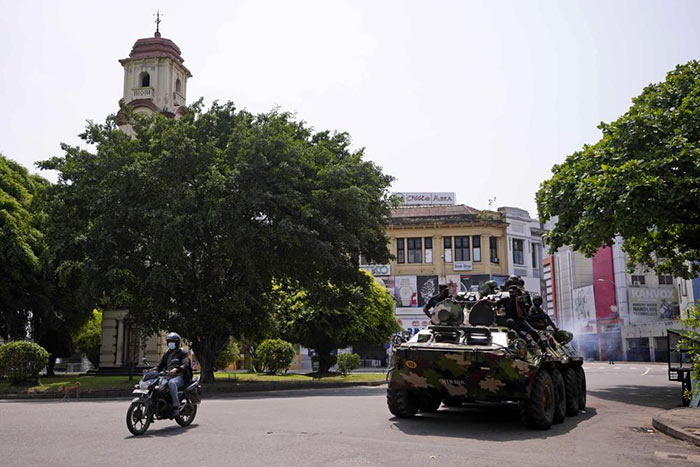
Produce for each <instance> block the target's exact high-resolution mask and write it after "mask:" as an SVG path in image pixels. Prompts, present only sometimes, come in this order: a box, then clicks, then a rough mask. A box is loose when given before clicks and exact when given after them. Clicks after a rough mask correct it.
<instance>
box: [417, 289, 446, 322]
mask: <svg viewBox="0 0 700 467" xmlns="http://www.w3.org/2000/svg"><path fill="white" fill-rule="evenodd" d="M448 298H450V291H449V290H448V289H447V286H446V285H441V286H439V292H438V294H437V295H434V296H433V297H431V298H430V300H428V303H426V304H425V306H424V307H423V313H425V315H426V316H427V317H428V318H432V317H433V314H432V312H431V311H430V310H432V309H433V308H434V307H435V305H437V304H438V303H440V302H441V301H443V300H447V299H448Z"/></svg>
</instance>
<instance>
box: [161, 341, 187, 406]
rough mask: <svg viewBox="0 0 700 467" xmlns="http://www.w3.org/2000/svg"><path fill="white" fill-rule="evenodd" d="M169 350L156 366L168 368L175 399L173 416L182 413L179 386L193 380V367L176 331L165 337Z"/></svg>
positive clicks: (171, 389)
mask: <svg viewBox="0 0 700 467" xmlns="http://www.w3.org/2000/svg"><path fill="white" fill-rule="evenodd" d="M165 342H167V343H168V350H167V351H166V352H165V353H164V354H163V358H161V359H160V363H159V364H158V366H157V367H156V369H157V370H158V371H163V370H165V369H167V370H168V377H169V379H168V388H169V389H170V396H171V397H172V401H173V416H174V417H177V416H178V415H179V414H180V400H179V399H178V397H177V390H178V388H181V387H184V386H185V385H186V384H189V382H190V381H191V380H192V367H191V366H190V358H189V352H188V351H187V350H185V349H183V348H182V347H180V344H181V343H182V339H181V338H180V335H179V334H178V333H176V332H171V333H169V334H168V335H167V336H166V337H165Z"/></svg>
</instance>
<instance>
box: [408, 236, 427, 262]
mask: <svg viewBox="0 0 700 467" xmlns="http://www.w3.org/2000/svg"><path fill="white" fill-rule="evenodd" d="M406 242H407V243H408V262H409V263H422V262H423V251H422V249H421V238H420V237H417V238H407V239H406Z"/></svg>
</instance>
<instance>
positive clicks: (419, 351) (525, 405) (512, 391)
mask: <svg viewBox="0 0 700 467" xmlns="http://www.w3.org/2000/svg"><path fill="white" fill-rule="evenodd" d="M497 303H498V295H490V296H485V297H482V296H480V295H478V294H474V293H471V294H468V295H467V296H462V297H459V299H447V300H444V301H443V302H441V303H439V304H438V305H437V306H436V307H435V308H434V310H433V313H432V319H431V321H432V322H433V325H432V326H430V327H429V328H428V329H427V330H423V331H420V332H419V333H417V334H415V335H414V336H413V337H412V338H411V339H409V340H405V339H403V338H402V337H400V336H395V338H394V340H393V342H392V345H393V347H394V349H393V350H394V351H393V357H392V361H391V367H390V371H389V374H388V376H387V378H388V383H389V384H388V388H387V403H388V406H389V411H390V412H391V413H392V414H394V415H395V416H397V417H400V418H405V417H412V416H414V415H415V414H416V413H418V412H435V411H437V410H438V409H439V408H440V406H441V404H445V405H447V406H459V405H462V404H463V403H466V402H479V401H518V402H519V406H520V414H521V418H522V420H523V422H524V423H525V424H526V425H528V426H530V427H532V428H537V429H547V428H549V427H550V426H551V425H552V423H561V422H563V421H564V419H565V417H566V416H575V415H576V414H577V413H578V411H579V410H583V409H584V408H585V406H586V377H585V374H584V371H583V368H582V365H583V358H582V357H581V355H580V354H578V353H577V351H576V350H575V348H574V347H573V346H572V345H571V344H570V343H569V341H570V340H571V337H572V336H571V334H569V333H567V332H566V331H559V332H553V331H552V330H551V329H548V330H539V331H537V332H538V333H539V335H540V339H539V342H540V345H535V343H534V341H533V340H532V339H530V338H529V337H528V336H524V334H523V333H517V332H515V331H514V330H513V329H510V328H509V326H508V323H507V322H506V320H505V319H504V316H503V315H502V313H501V312H500V311H499V310H498V307H497Z"/></svg>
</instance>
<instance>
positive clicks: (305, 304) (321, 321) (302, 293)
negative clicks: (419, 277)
mask: <svg viewBox="0 0 700 467" xmlns="http://www.w3.org/2000/svg"><path fill="white" fill-rule="evenodd" d="M270 298H271V301H272V302H273V305H272V307H273V308H274V309H275V310H276V311H275V319H276V320H277V321H278V325H279V328H280V331H281V333H282V335H283V336H284V338H285V339H287V340H289V341H291V342H296V343H299V344H301V345H303V346H304V347H308V348H310V349H314V350H315V351H316V354H317V355H318V359H319V372H320V373H326V372H327V371H328V369H329V368H330V367H331V365H332V360H331V352H332V351H333V350H335V349H339V348H344V347H347V346H349V345H352V344H384V343H385V342H387V341H388V340H389V337H390V336H391V335H392V334H393V333H395V332H398V331H400V330H401V328H400V326H399V325H398V324H397V323H396V318H395V316H394V298H393V297H392V296H391V295H390V294H389V293H388V292H387V291H386V289H385V288H384V287H382V286H380V285H379V284H378V283H377V282H376V281H375V280H374V279H373V278H372V277H371V276H370V275H369V274H367V273H363V274H361V275H360V276H358V278H357V280H356V281H355V282H354V283H345V284H341V285H338V284H333V283H330V282H326V283H324V284H320V285H317V286H316V287H314V288H313V289H311V290H306V289H303V288H300V287H299V286H298V284H293V283H287V284H285V285H279V284H278V285H276V286H275V288H274V289H273V293H271V294H270Z"/></svg>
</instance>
